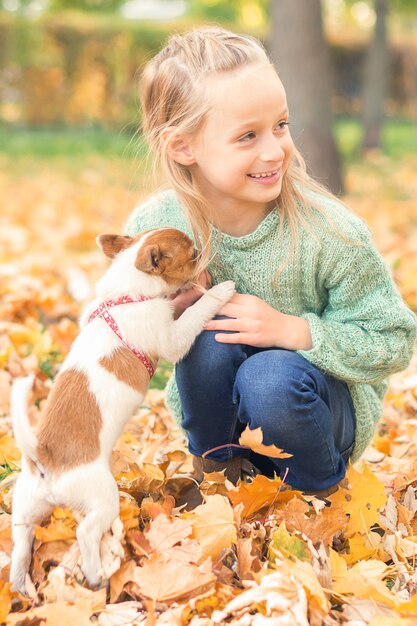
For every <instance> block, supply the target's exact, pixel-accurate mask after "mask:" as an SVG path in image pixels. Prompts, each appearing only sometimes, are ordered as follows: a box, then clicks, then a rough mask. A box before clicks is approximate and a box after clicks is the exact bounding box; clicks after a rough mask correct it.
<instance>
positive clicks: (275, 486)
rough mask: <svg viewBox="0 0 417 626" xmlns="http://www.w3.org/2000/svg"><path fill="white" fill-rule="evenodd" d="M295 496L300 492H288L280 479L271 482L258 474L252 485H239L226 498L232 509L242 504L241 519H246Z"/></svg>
mask: <svg viewBox="0 0 417 626" xmlns="http://www.w3.org/2000/svg"><path fill="white" fill-rule="evenodd" d="M297 494H298V495H299V496H300V497H301V492H300V491H293V490H288V489H287V488H286V486H285V485H284V483H283V482H282V480H281V479H280V478H275V479H273V480H272V479H270V478H267V477H266V476H262V475H261V474H259V475H258V476H256V477H255V479H254V480H253V481H252V483H249V484H248V483H243V482H242V483H240V485H239V487H238V489H236V490H232V491H230V492H229V494H228V496H229V499H230V501H231V502H232V504H233V506H234V507H236V506H237V505H239V504H243V510H242V514H241V515H242V518H248V517H251V515H253V514H254V513H256V512H257V511H261V510H262V509H264V508H265V507H266V506H272V505H276V504H282V503H285V502H288V501H289V500H292V499H293V498H294V496H296V495H297Z"/></svg>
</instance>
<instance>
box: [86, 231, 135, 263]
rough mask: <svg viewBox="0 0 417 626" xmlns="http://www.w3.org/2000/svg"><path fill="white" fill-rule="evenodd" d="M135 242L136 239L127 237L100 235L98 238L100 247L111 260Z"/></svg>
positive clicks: (97, 241)
mask: <svg viewBox="0 0 417 626" xmlns="http://www.w3.org/2000/svg"><path fill="white" fill-rule="evenodd" d="M134 242H135V239H134V238H133V237H128V236H127V235H126V236H124V235H99V236H98V237H97V238H96V243H97V245H98V247H99V248H100V249H101V250H103V252H104V254H105V255H106V256H108V257H110V258H111V259H113V258H114V257H115V256H116V254H118V253H119V252H121V251H122V250H125V249H126V248H128V247H129V246H131V245H132V244H133V243H134Z"/></svg>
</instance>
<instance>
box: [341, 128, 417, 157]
mask: <svg viewBox="0 0 417 626" xmlns="http://www.w3.org/2000/svg"><path fill="white" fill-rule="evenodd" d="M334 131H335V137H336V141H337V145H338V148H339V150H340V153H341V155H342V157H343V159H345V160H347V161H354V160H357V159H359V158H360V147H361V141H362V135H363V129H362V126H361V124H360V121H359V120H357V119H354V118H339V119H337V120H336V122H335V125H334ZM382 152H384V154H386V155H387V156H389V157H390V158H392V159H394V160H397V159H400V158H402V157H403V156H405V155H406V154H410V153H416V152H417V124H416V122H415V120H403V119H394V118H390V119H387V120H386V122H385V124H384V128H383V130H382Z"/></svg>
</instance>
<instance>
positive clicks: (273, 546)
mask: <svg viewBox="0 0 417 626" xmlns="http://www.w3.org/2000/svg"><path fill="white" fill-rule="evenodd" d="M277 554H278V556H285V557H288V558H290V559H291V558H292V559H295V560H296V559H300V561H310V560H311V555H310V553H309V551H308V548H307V545H306V542H305V541H303V540H302V539H300V538H299V537H296V536H294V535H290V533H289V532H288V530H287V529H286V527H285V522H281V524H280V526H279V528H278V530H276V531H275V532H274V533H273V534H272V538H271V543H270V544H269V560H270V562H271V564H273V563H274V561H275V559H276V556H277Z"/></svg>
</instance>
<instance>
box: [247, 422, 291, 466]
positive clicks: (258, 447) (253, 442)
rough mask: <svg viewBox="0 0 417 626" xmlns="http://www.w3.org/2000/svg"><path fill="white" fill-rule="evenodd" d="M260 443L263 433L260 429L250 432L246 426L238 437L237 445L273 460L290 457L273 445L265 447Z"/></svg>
mask: <svg viewBox="0 0 417 626" xmlns="http://www.w3.org/2000/svg"><path fill="white" fill-rule="evenodd" d="M262 441H263V433H262V428H261V427H259V428H255V429H254V430H251V429H250V428H249V426H246V428H245V430H244V431H243V433H242V434H241V435H240V437H239V443H240V445H241V446H245V447H246V448H250V449H251V450H253V451H254V452H257V453H258V454H263V455H265V456H270V457H272V458H274V459H288V458H289V457H291V456H292V454H287V453H286V452H284V451H283V450H282V449H281V448H277V447H276V446H274V445H272V446H265V445H264V444H263V443H262Z"/></svg>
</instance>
